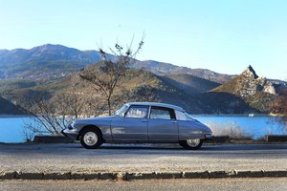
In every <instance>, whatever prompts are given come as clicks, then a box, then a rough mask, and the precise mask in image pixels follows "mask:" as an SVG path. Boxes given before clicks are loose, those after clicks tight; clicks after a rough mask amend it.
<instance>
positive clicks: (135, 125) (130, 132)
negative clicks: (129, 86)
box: [62, 102, 212, 149]
mask: <svg viewBox="0 0 287 191" xmlns="http://www.w3.org/2000/svg"><path fill="white" fill-rule="evenodd" d="M62 133H63V134H64V135H65V136H68V137H71V138H73V139H76V140H80V142H81V144H82V146H83V147H85V148H87V149H95V148H98V147H99V146H100V145H101V144H102V143H179V144H180V145H181V146H182V147H184V148H186V149H199V148H200V147H201V145H202V143H203V141H204V140H205V139H207V138H210V137H211V134H212V132H211V130H210V129H209V128H208V127H207V126H205V125H204V124H202V123H200V122H199V121H197V120H195V119H193V118H191V117H190V115H188V114H187V113H186V112H185V111H184V110H183V109H182V108H181V107H178V106H175V105H170V104H164V103H153V102H133V103H126V104H124V105H123V106H122V107H121V108H120V109H119V110H117V111H116V112H115V114H114V115H113V116H109V117H96V118H91V119H80V120H76V121H75V122H73V123H72V124H71V125H69V126H68V128H67V129H64V130H63V131H62Z"/></svg>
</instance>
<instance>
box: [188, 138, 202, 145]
mask: <svg viewBox="0 0 287 191" xmlns="http://www.w3.org/2000/svg"><path fill="white" fill-rule="evenodd" d="M186 143H187V144H188V146H190V147H197V146H198V145H199V144H200V139H187V140H186Z"/></svg>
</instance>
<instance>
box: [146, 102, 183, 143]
mask: <svg viewBox="0 0 287 191" xmlns="http://www.w3.org/2000/svg"><path fill="white" fill-rule="evenodd" d="M148 137H149V141H150V142H178V127H177V122H176V119H175V113H174V110H173V109H170V108H166V107H158V106H151V108H150V114H149V120H148Z"/></svg>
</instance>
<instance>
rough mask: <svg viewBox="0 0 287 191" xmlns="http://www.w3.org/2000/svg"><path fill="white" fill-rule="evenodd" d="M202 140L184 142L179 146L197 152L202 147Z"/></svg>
mask: <svg viewBox="0 0 287 191" xmlns="http://www.w3.org/2000/svg"><path fill="white" fill-rule="evenodd" d="M202 143H203V140H202V139H187V140H184V141H180V142H179V145H180V146H182V147H183V148H185V149H188V150H197V149H200V148H201V146H202Z"/></svg>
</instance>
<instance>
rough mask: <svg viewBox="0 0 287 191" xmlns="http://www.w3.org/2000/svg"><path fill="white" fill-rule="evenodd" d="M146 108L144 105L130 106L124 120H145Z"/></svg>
mask: <svg viewBox="0 0 287 191" xmlns="http://www.w3.org/2000/svg"><path fill="white" fill-rule="evenodd" d="M147 112H148V106H146V105H132V106H130V108H129V110H128V111H127V113H126V116H125V117H126V118H146V117H147Z"/></svg>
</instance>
